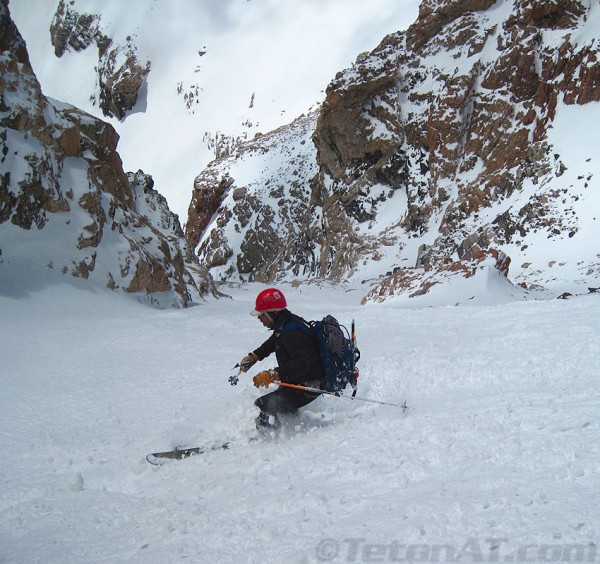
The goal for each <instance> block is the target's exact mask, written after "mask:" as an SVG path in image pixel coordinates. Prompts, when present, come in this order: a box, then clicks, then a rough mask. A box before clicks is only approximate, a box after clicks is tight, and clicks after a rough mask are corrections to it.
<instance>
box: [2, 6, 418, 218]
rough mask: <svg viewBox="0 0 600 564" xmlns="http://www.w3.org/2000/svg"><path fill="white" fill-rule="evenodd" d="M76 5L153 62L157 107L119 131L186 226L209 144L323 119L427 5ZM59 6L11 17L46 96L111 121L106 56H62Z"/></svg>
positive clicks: (132, 167)
mask: <svg viewBox="0 0 600 564" xmlns="http://www.w3.org/2000/svg"><path fill="white" fill-rule="evenodd" d="M70 4H71V5H73V9H74V10H75V11H78V12H79V13H90V14H102V19H101V25H100V27H101V29H102V30H103V32H104V33H105V34H106V35H108V36H109V37H111V38H113V39H114V41H115V42H116V43H117V44H119V43H121V44H124V43H125V42H126V37H133V42H134V44H135V45H136V46H137V49H138V56H139V59H140V61H141V62H142V64H144V63H145V61H146V60H149V61H150V62H151V65H152V68H151V71H150V74H149V75H148V101H147V105H146V106H145V107H140V108H139V109H140V111H139V112H138V113H134V114H132V115H131V116H129V117H127V118H126V119H125V120H124V121H123V122H119V121H118V120H115V119H111V120H108V121H110V122H111V123H112V125H113V126H114V127H115V129H116V130H117V132H118V133H119V135H120V136H121V140H120V143H119V147H118V150H119V153H120V155H121V157H122V159H123V164H124V168H125V170H129V171H136V170H138V169H140V168H141V169H143V170H144V172H146V173H147V174H151V175H152V176H153V178H154V181H155V187H156V189H157V190H158V191H159V192H160V193H161V194H162V195H164V196H165V197H166V198H167V200H168V202H169V206H170V208H171V210H172V211H173V212H174V213H176V214H178V215H179V217H180V218H181V220H182V223H183V222H184V221H185V218H186V217H187V208H188V205H189V201H190V197H191V192H192V187H193V180H194V177H195V176H196V175H197V174H198V173H199V172H200V171H201V170H202V169H203V168H204V167H205V166H206V165H207V164H208V162H209V161H210V160H212V158H213V157H214V155H213V153H212V152H211V149H210V148H209V146H208V143H207V142H206V139H205V136H206V134H209V135H212V136H214V135H215V134H217V133H220V134H223V135H228V136H236V137H238V136H246V137H248V138H252V137H253V136H254V134H255V133H256V132H262V133H267V132H268V131H271V130H273V129H275V128H276V127H279V126H281V125H283V124H286V123H288V122H291V121H292V120H293V119H295V118H296V117H298V116H299V115H301V114H302V113H304V112H307V111H308V110H309V109H310V108H313V109H314V107H315V105H316V104H319V103H321V101H322V100H323V97H324V94H323V92H324V90H325V88H326V86H327V84H328V83H329V82H330V81H331V79H332V78H333V77H334V76H335V74H336V73H337V72H338V71H340V70H342V69H344V68H346V67H348V66H349V65H350V64H351V63H352V61H354V59H355V58H356V56H357V55H358V54H359V53H361V52H363V51H366V50H371V49H373V48H374V47H375V46H376V45H377V44H378V43H379V42H380V41H381V39H382V38H383V37H384V36H385V35H386V34H388V33H391V32H394V31H398V30H400V29H404V28H406V27H407V26H408V25H410V24H411V23H412V22H413V21H414V20H415V18H416V15H417V11H418V6H419V0H404V1H403V2H401V3H398V2H396V1H395V0H371V1H370V2H363V1H362V0H326V1H323V0H320V1H319V2H316V1H315V0H295V1H294V2H280V1H279V0H252V1H248V0H210V1H204V2H197V1H194V0H178V2H177V3H173V2H166V1H163V2H149V1H147V0H135V1H129V2H122V1H121V0H81V1H80V0H77V1H76V2H70ZM57 5H58V0H53V1H48V0H11V2H10V12H11V15H12V17H13V19H14V21H15V23H16V24H17V27H18V28H19V31H20V32H21V34H22V35H23V37H24V39H25V41H26V42H27V49H28V51H29V56H30V58H31V63H32V66H33V69H34V71H35V73H36V75H37V77H38V80H39V81H40V83H41V85H42V90H43V91H44V93H45V94H46V95H47V96H51V97H53V98H56V99H58V100H61V101H64V102H68V103H70V104H73V105H74V106H76V107H79V108H81V109H83V110H85V111H87V112H89V113H92V114H93V115H96V116H98V117H101V118H103V119H106V118H104V116H102V113H101V111H100V110H99V108H98V106H95V105H93V104H92V102H91V100H90V97H92V96H96V98H97V94H98V85H97V79H96V76H95V72H94V66H95V65H97V53H96V49H95V47H90V48H88V49H86V50H85V51H84V52H83V53H72V52H68V53H66V54H65V56H63V57H62V58H60V59H58V58H56V57H55V55H54V50H53V47H52V45H51V43H50V34H49V28H50V24H51V22H52V18H53V16H54V13H55V11H56V6H57ZM200 53H203V54H202V55H200ZM178 90H179V91H180V93H178ZM189 92H193V93H194V101H193V103H192V104H191V105H190V107H188V105H189V104H186V100H184V97H183V95H184V94H186V93H189Z"/></svg>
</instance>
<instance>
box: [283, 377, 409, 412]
mask: <svg viewBox="0 0 600 564" xmlns="http://www.w3.org/2000/svg"><path fill="white" fill-rule="evenodd" d="M273 383H274V384H277V385H278V386H283V387H285V388H293V389H295V390H302V391H304V392H311V393H314V394H327V395H328V396H333V397H336V398H343V399H348V400H358V401H366V402H369V403H376V404H379V405H388V406H390V407H401V408H402V410H403V411H406V410H407V409H408V405H406V402H404V403H403V404H402V405H400V404H397V403H387V402H385V401H378V400H372V399H366V398H357V397H349V396H343V395H342V394H339V393H337V392H327V391H326V390H320V389H319V388H311V387H310V386H300V385H298V384H288V383H286V382H273Z"/></svg>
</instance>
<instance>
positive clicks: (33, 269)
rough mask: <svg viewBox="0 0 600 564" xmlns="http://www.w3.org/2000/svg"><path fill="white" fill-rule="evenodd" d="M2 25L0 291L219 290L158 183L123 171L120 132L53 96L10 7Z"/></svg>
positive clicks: (170, 300)
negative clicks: (54, 287)
mask: <svg viewBox="0 0 600 564" xmlns="http://www.w3.org/2000/svg"><path fill="white" fill-rule="evenodd" d="M0 20H1V28H2V35H1V36H0V50H1V54H0V69H1V71H2V72H1V77H2V78H1V79H0V82H1V85H0V86H1V90H2V101H1V105H0V125H1V126H2V129H1V130H0V148H1V154H2V156H1V157H0V178H1V186H0V274H1V280H2V284H1V285H0V291H1V292H2V293H4V294H8V295H18V294H22V293H25V292H27V291H29V290H32V289H39V288H41V287H44V286H45V285H47V284H52V283H57V282H61V281H64V280H65V278H66V279H71V280H72V279H74V278H76V279H81V280H87V281H88V282H89V285H91V286H95V287H98V286H99V287H108V288H110V289H112V290H119V291H123V292H127V293H131V294H135V295H136V296H138V297H139V298H140V299H142V300H144V301H149V302H151V303H154V304H157V305H176V306H184V305H187V304H188V303H189V302H191V301H198V300H199V299H201V297H202V296H203V295H204V294H206V293H208V292H209V291H212V290H213V284H212V279H211V278H210V275H208V273H207V272H206V270H205V269H203V268H201V267H200V265H199V264H198V261H197V259H196V258H195V256H194V254H193V252H191V249H190V248H189V247H188V245H187V243H186V241H185V239H184V237H183V232H182V230H181V226H180V224H179V221H178V219H177V217H176V216H174V215H173V214H172V213H171V212H170V211H169V209H168V206H167V205H166V201H165V199H164V198H163V197H161V196H160V195H159V194H158V193H157V192H156V191H154V190H153V189H152V181H151V179H150V178H149V177H147V176H146V175H144V174H143V173H142V172H138V173H137V174H131V175H130V176H129V178H128V175H127V174H126V173H125V172H124V171H123V167H122V163H121V159H120V157H119V154H118V153H117V152H116V145H117V141H118V135H117V134H116V132H115V130H114V129H113V127H112V126H111V125H109V124H107V123H104V122H102V121H100V120H98V119H96V118H94V117H92V116H90V115H89V114H86V113H85V112H83V111H81V110H79V109H77V108H75V107H73V106H70V105H68V104H64V103H61V102H59V101H57V100H52V99H48V98H46V97H45V96H44V95H43V93H42V91H41V88H40V85H39V83H38V81H37V79H36V77H35V75H34V73H33V70H32V68H31V65H30V62H29V58H28V55H27V50H26V46H25V43H24V42H23V40H22V38H21V36H20V34H19V32H18V31H17V29H16V27H15V26H14V24H13V22H12V20H11V19H10V14H9V11H8V5H7V1H6V0H2V2H1V3H0Z"/></svg>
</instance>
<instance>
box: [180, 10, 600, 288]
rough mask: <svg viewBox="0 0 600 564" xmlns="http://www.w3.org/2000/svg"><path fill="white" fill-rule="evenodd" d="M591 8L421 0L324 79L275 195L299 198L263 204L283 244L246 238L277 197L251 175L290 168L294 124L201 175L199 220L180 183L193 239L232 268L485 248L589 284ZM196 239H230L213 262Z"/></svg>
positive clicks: (533, 280)
mask: <svg viewBox="0 0 600 564" xmlns="http://www.w3.org/2000/svg"><path fill="white" fill-rule="evenodd" d="M599 24H600V7H599V6H598V4H597V2H590V1H587V0H581V1H570V0H569V1H567V0H565V1H560V2H551V3H547V2H538V1H537V0H536V1H534V0H504V1H502V2H492V1H489V0H480V1H457V2H455V1H447V0H446V1H442V0H435V1H433V0H431V1H429V0H426V1H424V2H423V3H422V5H421V8H420V12H419V17H418V19H417V21H416V22H415V23H414V24H413V25H412V26H411V27H409V28H408V30H407V31H405V32H398V33H396V34H391V35H389V36H387V37H386V38H385V39H384V40H383V41H382V43H381V44H380V45H379V46H378V47H377V48H376V49H375V50H373V51H372V52H371V53H366V54H362V55H360V56H359V57H358V58H357V60H356V62H355V64H354V65H353V66H352V67H350V68H348V69H346V70H345V71H343V72H341V73H339V74H338V75H337V76H336V77H335V79H334V80H333V81H332V82H331V84H330V85H329V87H328V89H327V96H326V99H325V101H324V103H323V105H322V107H321V108H320V111H319V114H318V118H317V120H316V125H315V129H314V132H313V134H312V140H313V142H314V145H315V149H316V151H315V150H314V149H313V148H312V147H308V146H307V145H304V146H303V149H304V153H303V155H304V158H303V159H302V160H301V161H300V164H302V165H303V166H302V168H298V167H296V168H295V170H296V175H295V177H294V182H295V185H296V186H299V187H300V190H297V191H296V192H295V193H292V194H290V197H291V198H292V201H290V200H286V203H285V205H283V206H281V209H282V210H287V209H288V208H290V207H294V201H295V202H296V204H299V205H302V206H304V207H305V210H304V212H302V213H300V214H299V215H295V216H290V215H289V214H286V213H284V212H282V213H281V214H274V215H273V216H272V217H271V216H269V218H268V222H267V223H268V229H269V230H270V231H271V232H270V233H269V235H268V241H267V240H266V239H265V240H264V243H265V245H269V246H271V247H272V246H273V245H274V244H277V245H278V249H282V248H285V249H287V251H286V252H282V253H274V252H263V253H262V254H260V253H258V254H257V253H254V252H252V251H248V247H247V246H245V245H244V246H243V243H244V241H248V240H253V239H261V238H264V237H267V234H266V229H267V225H266V224H265V222H263V221H261V220H259V219H258V217H259V215H260V212H258V210H262V209H265V208H268V209H270V210H274V209H276V208H277V207H278V206H277V205H275V207H274V206H273V205H272V203H271V200H272V196H271V194H270V193H269V191H268V190H265V189H264V186H265V185H267V184H268V183H271V182H274V183H276V184H278V185H281V186H282V187H284V189H285V186H286V184H288V185H289V184H290V181H291V178H288V177H286V176H285V175H282V174H281V170H282V168H293V167H294V164H296V162H297V161H298V158H297V152H295V151H293V150H289V151H288V153H289V154H288V156H287V162H286V163H282V158H286V157H285V154H286V149H285V148H284V147H282V144H284V143H285V144H287V148H288V149H289V148H291V147H296V146H298V143H299V142H300V140H301V139H302V140H305V139H306V137H307V133H306V130H305V129H303V130H300V129H298V128H297V127H296V125H295V124H291V125H290V126H289V128H288V129H287V131H288V135H289V136H292V137H290V138H289V139H286V140H282V139H280V140H278V141H277V142H276V143H275V142H273V144H272V145H271V146H266V145H263V146H262V149H261V152H260V153H257V151H256V150H255V149H254V148H255V143H254V142H249V143H247V144H246V145H242V146H241V147H238V149H237V151H236V155H235V157H234V158H233V159H232V158H231V157H228V158H224V159H220V160H217V161H215V162H214V163H212V164H211V165H210V166H209V167H208V168H207V169H206V171H205V172H204V173H202V174H201V175H200V176H199V177H198V178H199V179H201V182H202V191H203V192H204V193H215V192H217V191H218V192H219V194H220V195H219V197H218V198H216V199H213V200H212V201H211V203H212V206H209V207H208V208H207V209H206V210H205V213H204V214H201V215H202V217H203V219H202V221H201V222H198V221H197V218H196V216H195V212H194V209H196V208H197V206H195V204H194V202H198V200H197V194H196V192H197V191H196V192H195V193H194V200H193V204H192V214H191V215H190V217H189V220H188V227H187V229H188V234H192V233H193V234H194V236H193V237H191V238H190V242H191V243H192V244H194V245H197V244H198V242H199V241H201V242H200V244H199V246H198V251H199V254H200V257H201V259H202V260H204V261H206V264H207V266H209V267H210V268H212V269H213V271H215V272H216V273H218V276H221V277H222V276H225V277H227V278H229V279H239V278H241V279H245V278H246V277H248V278H250V279H256V280H261V281H264V282H268V281H273V280H275V279H280V278H288V277H290V276H291V277H298V276H299V277H308V278H327V279H330V280H343V279H349V278H358V279H363V280H372V279H376V278H378V277H381V276H385V275H386V273H387V272H389V271H392V270H393V269H395V268H399V267H407V266H414V265H415V264H417V263H418V264H417V266H419V267H423V266H426V265H427V264H428V263H439V262H440V261H444V260H446V259H452V260H466V261H469V260H471V259H472V258H473V254H474V253H478V252H480V251H481V250H486V249H498V250H500V251H502V252H504V253H505V254H507V255H508V256H510V257H511V259H512V268H511V276H512V279H513V281H514V282H516V283H518V284H525V285H528V286H531V285H535V286H539V285H542V286H545V287H547V288H550V289H552V290H556V291H563V290H564V289H571V290H575V291H580V290H581V289H585V287H586V286H589V285H590V284H591V285H592V286H594V285H597V284H596V281H597V277H598V271H599V269H600V260H599V259H600V257H599V256H598V253H597V248H596V245H595V242H594V241H596V240H597V237H598V235H599V234H600V227H599V225H600V224H599V223H598V221H597V218H596V215H595V214H594V213H592V212H591V210H593V209H597V208H598V202H599V198H600V186H599V185H598V180H597V178H598V174H600V163H599V162H598V160H597V159H596V158H595V147H596V146H598V143H599V142H600V135H599V134H598V133H597V130H596V129H595V128H592V127H590V126H589V124H591V123H594V122H595V121H597V119H598V117H599V115H600V104H599V100H600V87H599V85H600V78H599V77H600V62H599V61H598V53H599V50H600V36H599V34H600V31H598V30H600V25H599ZM295 131H297V134H295V133H294V132H295ZM276 155H277V156H276ZM273 162H275V163H276V164H275V166H272V163H273ZM315 166H316V167H317V172H316V174H315ZM269 170H270V171H271V172H270V173H269ZM217 171H218V172H217ZM211 177H214V179H213V180H212V181H211ZM224 178H227V179H228V180H227V182H225V183H223V182H222V180H223V179H224ZM242 186H243V187H245V188H246V192H245V194H242V193H241V192H239V188H240V187H242ZM248 187H249V189H248ZM234 193H235V194H237V204H236V205H237V208H238V209H244V214H245V217H246V219H245V220H244V221H243V222H242V223H243V233H241V229H242V223H240V217H239V215H238V214H236V213H235V212H233V211H232V210H233V203H232V202H233V195H234ZM219 201H220V202H221V204H219V207H215V204H216V203H217V202H219ZM307 203H308V208H306V206H307ZM253 211H256V212H257V215H252V213H253ZM279 225H282V226H285V227H284V228H282V229H277V228H276V226H279ZM200 233H203V235H202V236H199V235H200ZM240 233H241V234H240ZM209 240H213V241H216V240H218V241H219V245H220V247H221V249H226V252H225V253H222V254H221V255H220V258H219V264H218V265H216V264H214V262H213V260H212V256H213V255H214V253H213V251H209V250H208V249H209V248H212V247H214V245H212V246H211V245H207V244H206V241H209ZM291 249H294V252H293V253H292V252H290V250H291ZM294 260H295V261H296V262H295V263H294ZM292 264H300V265H302V267H301V268H298V267H296V268H291V267H290V265H292ZM240 265H243V266H242V268H240ZM215 268H216V269H217V270H214V269H215Z"/></svg>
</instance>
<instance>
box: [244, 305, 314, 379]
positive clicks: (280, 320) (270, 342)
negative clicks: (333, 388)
mask: <svg viewBox="0 0 600 564" xmlns="http://www.w3.org/2000/svg"><path fill="white" fill-rule="evenodd" d="M289 323H294V324H298V325H303V321H302V319H301V318H300V317H298V316H297V315H294V314H293V313H291V312H290V311H288V310H287V309H285V310H283V311H281V312H279V313H278V315H277V317H276V318H275V323H274V327H273V328H272V330H273V334H272V335H271V336H270V337H269V338H268V339H267V340H266V341H265V342H264V343H263V344H262V345H261V346H260V347H258V348H257V349H256V350H255V351H254V354H256V356H258V358H259V359H260V360H263V359H264V358H266V357H268V356H269V355H270V354H271V353H273V352H274V353H275V356H276V357H277V362H278V364H279V366H278V367H277V371H278V373H279V377H280V378H281V381H282V382H287V383H288V384H301V383H305V382H312V381H314V380H320V379H321V378H322V376H323V365H322V363H321V355H320V353H319V347H318V345H317V338H316V337H314V336H313V335H311V334H310V333H308V332H305V331H302V330H301V329H296V328H290V329H285V326H286V324H289Z"/></svg>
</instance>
